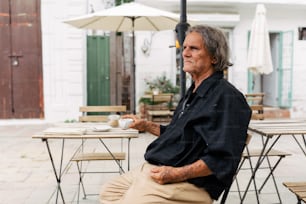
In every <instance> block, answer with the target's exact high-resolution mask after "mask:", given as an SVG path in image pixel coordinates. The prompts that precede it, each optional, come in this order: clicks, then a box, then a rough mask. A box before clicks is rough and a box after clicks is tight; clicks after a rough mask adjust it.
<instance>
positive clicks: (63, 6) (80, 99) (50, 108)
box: [41, 0, 306, 121]
mask: <svg viewBox="0 0 306 204" xmlns="http://www.w3.org/2000/svg"><path fill="white" fill-rule="evenodd" d="M89 3H91V4H93V3H96V1H93V0H92V1H90V2H89V1H84V0H74V1H58V0H46V1H42V3H41V7H42V10H41V20H42V40H43V42H42V45H43V78H44V107H45V119H46V120H47V121H63V120H66V119H77V117H78V116H79V112H78V107H79V106H80V105H82V104H85V103H86V101H85V100H86V31H83V30H79V29H76V28H73V27H72V26H69V25H66V24H64V23H63V22H62V21H63V20H64V19H67V18H69V17H72V16H78V15H81V14H85V13H87V12H88V9H89V7H88V5H89ZM100 3H101V2H100ZM93 5H94V7H95V8H98V6H95V4H93ZM239 14H240V22H239V23H237V25H236V26H235V27H234V28H233V30H232V42H231V45H232V48H231V49H232V59H233V62H234V66H233V67H231V68H230V70H229V74H230V81H231V82H232V83H233V84H234V85H235V86H236V87H237V88H238V89H239V90H241V91H242V92H244V93H246V92H247V70H246V58H247V32H248V31H249V30H250V28H251V23H252V19H253V16H254V14H255V6H252V5H250V7H247V6H245V8H244V9H241V11H240V13H239ZM284 14H286V15H284ZM267 18H268V24H269V28H270V29H269V30H270V31H272V32H273V31H288V30H292V31H294V64H293V70H294V73H293V107H292V110H291V116H292V117H305V114H306V107H305V104H306V92H305V91H304V89H305V87H306V71H305V68H306V61H305V60H304V58H305V56H306V51H305V50H306V41H298V40H297V28H298V27H300V26H303V27H306V21H305V19H306V9H305V7H302V8H301V9H299V8H294V9H293V8H292V9H291V8H273V7H271V5H269V6H267ZM145 39H148V40H149V41H150V40H152V44H151V50H150V54H149V55H145V54H144V53H143V52H142V51H141V46H142V45H143V43H144V41H145ZM174 40H175V37H174V33H173V31H162V32H136V70H137V72H136V80H137V81H136V104H137V101H138V100H139V97H140V96H141V95H142V94H143V93H144V91H145V88H146V86H145V82H144V79H150V78H151V79H153V78H155V77H156V76H160V75H162V74H166V76H168V77H169V78H171V79H172V80H173V81H174V80H175V75H176V62H175V48H169V46H171V45H174Z"/></svg>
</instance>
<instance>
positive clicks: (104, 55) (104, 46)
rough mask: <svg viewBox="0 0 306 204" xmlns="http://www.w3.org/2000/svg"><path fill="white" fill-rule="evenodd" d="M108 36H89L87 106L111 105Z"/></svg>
mask: <svg viewBox="0 0 306 204" xmlns="http://www.w3.org/2000/svg"><path fill="white" fill-rule="evenodd" d="M109 47H110V44H109V37H108V36H87V105H91V106H94V105H95V106H98V105H110V55H109Z"/></svg>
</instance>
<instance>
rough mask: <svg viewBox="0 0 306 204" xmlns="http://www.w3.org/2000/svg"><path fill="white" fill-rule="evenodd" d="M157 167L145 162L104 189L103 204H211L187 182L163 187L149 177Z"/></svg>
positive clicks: (208, 199) (101, 200) (202, 193)
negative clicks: (152, 169)
mask: <svg viewBox="0 0 306 204" xmlns="http://www.w3.org/2000/svg"><path fill="white" fill-rule="evenodd" d="M153 167H155V166H154V165H151V164H148V163H144V164H143V165H141V166H140V167H138V168H136V169H134V170H132V171H129V172H127V173H125V174H123V175H120V176H119V177H116V178H115V179H113V180H111V181H110V182H108V183H106V184H104V185H103V186H102V191H101V193H100V202H101V203H102V204H154V203H156V204H196V203H197V204H212V203H213V200H212V199H211V198H210V196H209V194H208V193H207V192H206V191H205V190H204V189H201V188H198V187H196V186H195V185H193V184H190V183H188V182H180V183H173V184H165V185H160V184H158V183H156V182H154V181H153V180H152V179H151V177H150V176H149V172H150V170H151V168H153Z"/></svg>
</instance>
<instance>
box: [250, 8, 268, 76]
mask: <svg viewBox="0 0 306 204" xmlns="http://www.w3.org/2000/svg"><path fill="white" fill-rule="evenodd" d="M247 67H248V68H249V69H250V70H251V71H252V72H253V73H255V74H269V73H271V72H272V71H273V66H272V57H271V49H270V39H269V32H268V26H267V21H266V9H265V6H264V5H263V4H258V5H257V7H256V14H255V18H254V20H253V24H252V30H251V36H250V44H249V50H248V62H247Z"/></svg>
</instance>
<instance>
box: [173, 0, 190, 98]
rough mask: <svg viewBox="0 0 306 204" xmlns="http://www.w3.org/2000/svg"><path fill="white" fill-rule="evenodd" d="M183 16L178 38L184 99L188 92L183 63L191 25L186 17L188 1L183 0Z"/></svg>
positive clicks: (181, 93)
mask: <svg viewBox="0 0 306 204" xmlns="http://www.w3.org/2000/svg"><path fill="white" fill-rule="evenodd" d="M180 8H181V16H180V22H179V23H178V24H177V25H176V28H175V30H176V33H177V37H178V41H179V43H180V64H179V68H180V96H181V97H183V96H184V95H185V92H186V73H185V72H184V70H183V67H184V61H183V56H182V53H183V42H184V40H185V32H186V31H187V29H188V27H189V24H188V23H187V15H186V0H181V6H180Z"/></svg>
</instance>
